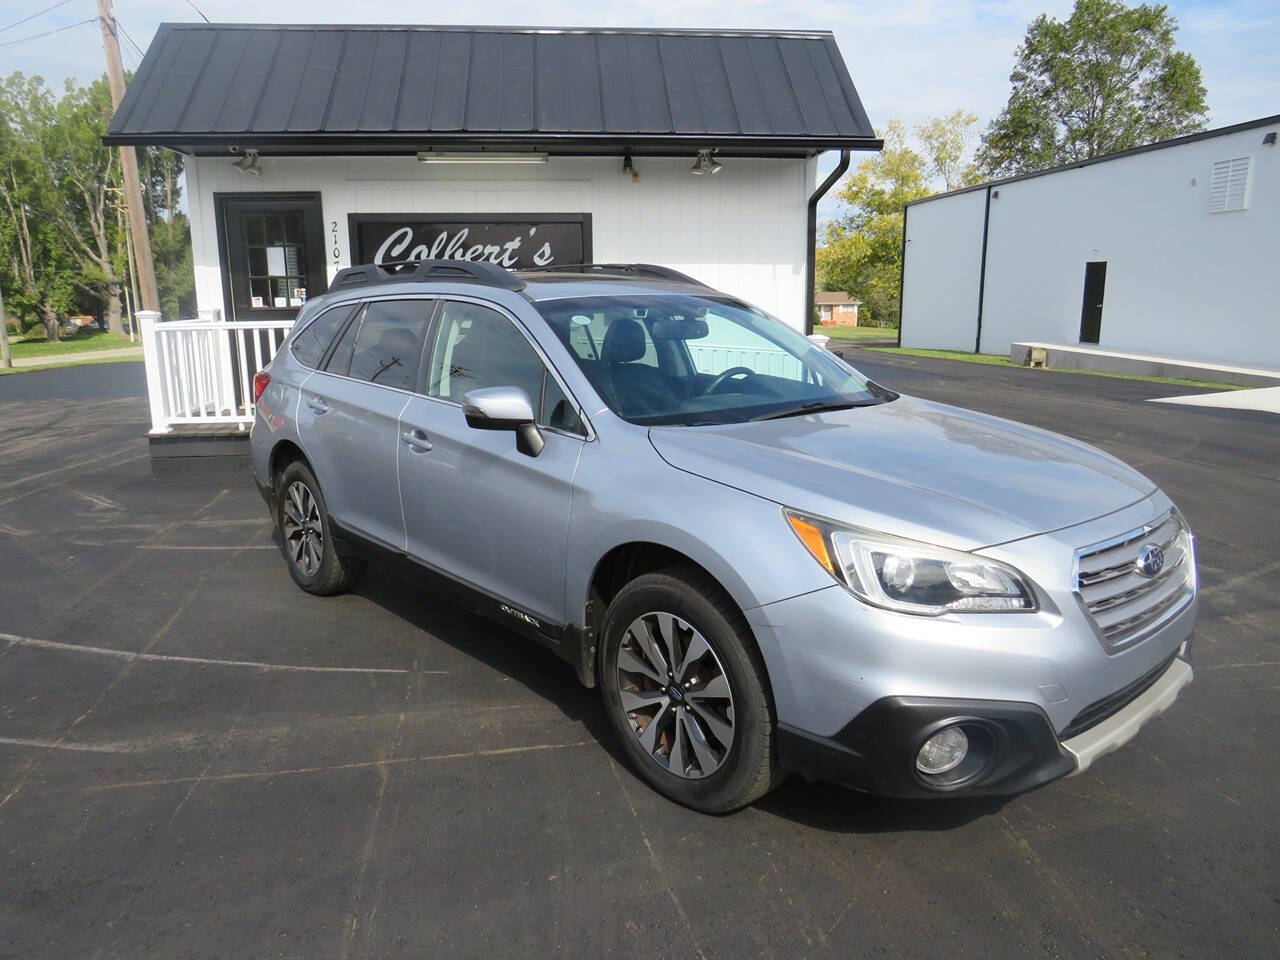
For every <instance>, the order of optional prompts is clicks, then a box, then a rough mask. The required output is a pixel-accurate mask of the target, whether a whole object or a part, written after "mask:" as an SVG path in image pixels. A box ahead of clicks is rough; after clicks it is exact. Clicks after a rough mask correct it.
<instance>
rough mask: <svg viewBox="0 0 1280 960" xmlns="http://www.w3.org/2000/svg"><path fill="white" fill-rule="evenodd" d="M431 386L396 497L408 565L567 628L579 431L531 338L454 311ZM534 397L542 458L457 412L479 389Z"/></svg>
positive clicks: (404, 425) (410, 414)
mask: <svg viewBox="0 0 1280 960" xmlns="http://www.w3.org/2000/svg"><path fill="white" fill-rule="evenodd" d="M429 370H430V376H429V379H428V383H427V393H428V396H416V397H414V398H413V399H412V400H410V401H409V404H408V406H406V407H405V409H404V411H403V412H402V413H401V415H400V436H401V441H402V442H401V445H400V490H401V496H402V497H403V500H404V514H405V528H406V531H407V534H408V550H409V553H410V555H411V556H414V557H416V558H417V559H419V560H421V561H423V562H425V563H426V564H427V565H428V566H431V567H434V568H436V569H437V570H440V571H444V572H446V573H448V574H450V575H452V576H453V577H455V578H457V579H460V580H462V581H464V582H465V583H467V584H469V585H471V586H473V587H476V588H479V589H480V590H481V591H482V592H484V593H487V594H489V595H490V596H491V597H495V598H497V599H500V600H503V601H506V602H507V603H509V604H511V605H512V606H515V607H518V608H519V609H520V611H521V612H522V613H527V614H529V615H531V616H533V617H535V618H537V619H538V620H539V621H541V622H542V624H543V625H544V626H546V625H547V624H548V623H550V624H555V625H561V624H563V623H564V621H565V619H566V618H565V610H564V584H565V553H566V547H567V532H568V531H567V528H568V523H569V501H570V495H571V492H572V488H573V477H574V473H575V472H576V470H577V466H578V458H579V456H580V454H581V452H582V446H583V443H584V439H583V437H582V436H581V435H580V434H579V433H578V432H577V431H578V430H579V429H580V427H579V425H580V423H581V421H580V420H579V418H578V417H577V416H576V414H574V413H572V412H569V411H570V407H571V404H570V401H569V400H568V398H567V397H566V396H565V394H564V392H563V390H562V388H561V387H560V385H559V383H558V381H556V380H555V378H554V377H553V376H552V375H551V374H550V373H549V372H548V370H547V368H546V367H545V365H544V364H543V361H542V359H541V357H540V356H539V354H538V353H537V352H536V351H535V350H534V348H533V347H532V346H531V345H530V343H529V341H528V340H527V339H526V337H525V335H524V333H522V332H521V331H520V330H519V329H518V328H517V327H516V325H515V324H514V323H513V322H512V321H511V320H510V319H509V318H507V317H506V316H504V315H503V314H501V313H498V312H497V311H495V310H492V309H489V308H488V307H484V306H481V305H479V304H475V303H470V302H465V303H464V302H457V301H446V302H445V306H444V310H443V311H442V313H441V319H440V321H439V324H438V333H437V334H436V335H435V345H434V351H433V353H432V359H431V361H430V368H429ZM495 386H515V387H520V388H522V389H523V390H524V391H525V392H526V393H527V394H529V397H530V400H531V402H532V404H533V409H534V411H535V416H537V417H538V419H539V421H540V423H542V424H545V426H544V427H543V430H542V432H543V436H544V439H545V440H546V446H545V447H544V448H543V450H542V452H541V453H540V454H539V455H538V456H536V457H530V456H527V455H526V454H523V453H521V452H519V451H518V450H517V449H516V436H515V434H514V433H513V432H509V431H503V430H477V429H475V428H473V427H469V426H468V425H467V421H466V418H465V417H464V416H463V413H462V406H461V400H462V397H463V395H464V394H465V393H467V392H468V391H470V390H475V389H478V388H480V387H495Z"/></svg>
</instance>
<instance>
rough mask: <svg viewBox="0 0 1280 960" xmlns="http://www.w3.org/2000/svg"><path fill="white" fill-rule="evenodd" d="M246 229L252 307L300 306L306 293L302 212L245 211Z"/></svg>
mask: <svg viewBox="0 0 1280 960" xmlns="http://www.w3.org/2000/svg"><path fill="white" fill-rule="evenodd" d="M244 233H245V249H246V251H247V253H248V255H249V308H250V309H251V310H288V309H291V308H293V309H296V308H298V307H301V306H302V304H303V302H304V301H305V300H306V297H307V261H306V253H305V249H304V246H303V240H302V237H303V228H302V213H301V212H299V211H292V210H290V211H282V212H279V213H246V214H245V215H244Z"/></svg>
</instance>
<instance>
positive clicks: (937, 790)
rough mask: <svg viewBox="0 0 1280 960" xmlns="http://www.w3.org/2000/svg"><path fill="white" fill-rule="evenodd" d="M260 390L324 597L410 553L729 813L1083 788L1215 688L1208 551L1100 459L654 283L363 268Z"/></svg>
mask: <svg viewBox="0 0 1280 960" xmlns="http://www.w3.org/2000/svg"><path fill="white" fill-rule="evenodd" d="M253 390H254V393H255V398H256V400H257V417H256V420H255V423H254V427H253V438H252V448H253V468H254V473H255V476H256V478H257V482H258V485H259V487H260V489H261V491H262V493H263V495H264V497H265V498H266V500H267V503H268V505H269V506H270V509H271V513H272V516H273V518H274V520H275V521H276V523H277V524H278V528H279V537H280V544H281V546H282V548H283V552H284V556H285V560H286V563H287V565H288V569H289V573H290V574H291V575H292V576H293V578H294V580H295V581H296V582H297V583H298V585H299V586H300V587H302V589H304V590H306V591H308V592H310V593H314V594H332V593H337V592H340V591H343V590H346V589H347V588H349V587H350V586H351V585H352V584H353V583H354V581H355V580H356V578H357V577H358V576H359V575H360V573H361V571H362V570H363V569H364V567H365V564H366V563H367V562H368V561H370V560H374V559H378V560H385V559H387V558H391V559H393V560H395V561H397V562H403V563H405V564H407V565H408V566H409V567H411V568H412V569H413V570H414V571H415V572H416V573H417V574H418V575H420V576H421V577H423V578H427V579H430V580H431V581H433V582H434V583H435V584H437V585H438V586H439V587H440V588H441V589H442V590H443V592H444V593H445V594H446V595H448V596H451V597H453V598H454V599H456V600H457V601H459V602H461V603H464V604H466V605H468V606H469V607H470V608H472V609H474V610H476V611H477V612H479V613H483V614H485V615H487V616H489V617H492V618H494V619H496V620H498V621H499V622H500V623H502V624H505V625H506V626H507V627H509V628H511V630H513V631H514V632H516V633H519V634H523V635H525V636H527V637H529V638H531V639H533V640H535V641H537V642H539V643H541V644H543V645H545V646H546V647H548V648H549V649H551V650H552V651H554V652H555V653H556V654H558V655H559V656H560V657H562V658H563V659H564V660H566V661H568V663H569V664H570V665H571V666H572V667H573V669H574V670H575V671H576V672H577V674H578V677H579V679H580V680H581V681H582V682H583V683H584V684H586V685H588V686H594V687H598V688H599V689H600V692H601V695H602V699H603V701H604V709H605V711H606V712H607V714H608V716H609V719H610V721H611V722H612V725H613V727H614V728H615V730H616V732H617V736H618V738H619V740H620V741H621V743H622V746H623V748H624V749H625V751H626V753H627V754H628V756H629V757H630V758H631V760H632V762H633V763H634V764H635V768H636V770H637V771H638V772H639V773H640V774H641V775H642V776H643V777H644V778H645V779H646V780H648V781H649V783H651V784H652V785H653V786H654V787H655V788H656V789H657V790H659V791H661V792H662V793H664V794H665V795H667V796H668V797H670V798H672V799H673V800H676V801H678V802H680V803H683V804H686V805H688V806H690V807H693V808H695V809H697V810H702V811H707V812H724V811H729V810H733V809H735V808H738V807H741V806H743V805H744V804H747V803H750V802H751V801H753V800H755V799H756V798H758V797H760V796H761V795H762V794H764V793H765V792H766V791H768V790H769V789H771V788H772V787H773V786H775V785H776V784H777V783H779V782H780V781H781V779H782V778H783V777H784V776H786V774H787V773H788V772H798V773H800V774H802V775H804V776H805V777H807V778H811V779H822V780H828V781H833V782H837V783H842V784H846V785H848V786H851V787H854V788H856V789H859V790H863V791H868V792H872V793H877V794H883V795H889V796H897V797H943V796H970V795H980V794H1010V793H1015V792H1018V791H1024V790H1027V789H1030V788H1032V787H1036V786H1038V785H1040V784H1044V783H1046V782H1048V781H1050V780H1053V779H1055V778H1058V777H1063V776H1068V775H1071V774H1076V773H1080V772H1082V771H1084V770H1085V769H1087V768H1088V767H1089V765H1090V764H1092V763H1093V762H1094V761H1095V760H1096V759H1097V758H1098V757H1099V756H1101V755H1102V754H1104V753H1107V752H1108V751H1110V750H1113V749H1115V748H1116V747H1118V746H1120V745H1121V744H1123V743H1124V742H1125V741H1127V740H1129V739H1130V738H1131V737H1133V736H1134V734H1135V733H1137V731H1138V728H1139V727H1140V726H1142V724H1143V723H1145V722H1146V721H1147V720H1148V719H1150V718H1151V717H1153V716H1155V715H1156V714H1158V713H1160V712H1162V711H1163V710H1164V709H1166V708H1167V707H1168V706H1169V705H1170V704H1171V703H1172V702H1173V701H1174V699H1175V698H1176V697H1177V695H1178V692H1179V691H1180V690H1181V689H1182V687H1183V686H1185V685H1186V684H1187V683H1188V682H1190V680H1191V667H1190V664H1189V660H1190V643H1191V634H1192V627H1193V624H1194V621H1195V616H1196V593H1197V588H1196V568H1195V556H1194V552H1193V541H1192V537H1191V533H1190V531H1189V529H1188V528H1187V525H1186V523H1185V521H1184V520H1183V518H1182V516H1181V514H1180V513H1179V512H1178V510H1177V508H1176V507H1175V506H1174V505H1173V503H1172V502H1171V501H1170V500H1169V498H1168V497H1167V496H1165V494H1164V493H1162V492H1161V491H1160V490H1159V489H1157V488H1156V486H1155V485H1154V484H1152V483H1151V481H1150V480H1148V479H1147V478H1146V477H1144V476H1142V475H1141V474H1139V473H1138V472H1136V471H1135V470H1133V469H1131V468H1129V467H1128V466H1126V465H1125V464H1123V463H1121V462H1119V461H1118V460H1116V459H1114V458H1113V457H1110V456H1108V455H1107V454H1105V453H1102V452H1101V451H1099V450H1096V449H1094V448H1092V447H1089V446H1086V445H1085V444H1082V443H1078V442H1076V441H1074V440H1069V439H1067V438H1065V437H1061V436H1057V435H1054V434H1051V433H1046V432H1044V431H1042V430H1036V429H1033V428H1031V427H1026V426H1022V425H1020V424H1017V423H1011V422H1009V421H1006V420H999V419H996V418H994V417H989V416H984V415H982V414H978V413H972V412H969V411H966V410H961V409H957V408H955V407H949V406H945V405H943V404H938V403H931V402H928V401H925V400H919V399H915V398H912V397H908V396H903V395H901V394H898V393H896V392H894V391H892V390H890V389H887V388H886V387H884V386H881V385H879V384H877V383H874V382H872V381H870V380H868V379H867V378H866V377H864V376H862V375H861V374H859V373H858V372H857V371H856V370H854V369H853V368H852V367H850V366H848V365H846V364H845V363H844V362H842V361H841V360H840V359H839V358H837V357H835V356H834V355H832V354H831V353H829V352H827V351H825V350H822V349H820V348H818V347H816V346H815V345H814V344H813V343H811V342H810V341H809V340H807V339H806V338H805V337H803V336H801V335H800V334H799V333H796V332H795V331H794V330H792V329H790V328H789V327H787V326H786V325H784V324H782V323H780V322H779V321H777V320H775V319H773V318H771V317H769V316H766V315H765V314H763V313H761V312H760V311H759V310H756V309H754V308H753V307H751V306H748V305H747V304H745V303H742V302H741V301H739V300H737V299H735V298H733V297H731V296H727V295H725V294H722V293H718V292H716V291H715V290H712V289H709V288H707V287H706V286H703V285H702V284H699V283H698V282H696V281H694V280H692V279H690V278H689V277H685V276H683V275H681V274H677V273H675V272H674V271H670V270H667V269H665V268H660V267H652V266H646V265H642V264H628V265H613V266H610V265H586V266H578V267H573V268H569V269H559V268H558V269H549V270H542V271H526V272H521V273H514V274H513V273H508V272H507V271H504V270H501V269H499V268H497V267H493V266H489V265H486V264H480V263H462V262H455V261H421V262H419V263H416V264H412V265H409V266H407V267H405V268H404V269H402V270H401V272H398V273H391V272H388V271H387V270H385V269H383V268H379V267H372V266H371V267H358V268H353V269H349V270H344V271H342V272H340V273H339V274H338V276H337V277H336V278H335V281H334V283H333V285H332V287H331V289H330V291H329V293H327V294H326V295H325V296H323V297H320V298H318V299H316V300H313V301H311V302H309V303H308V304H307V305H306V307H305V309H304V310H303V311H302V313H301V314H300V315H299V317H298V322H297V324H296V325H295V327H294V328H293V331H292V332H291V334H290V336H289V338H288V341H287V343H286V344H285V346H284V347H283V348H282V349H281V350H280V351H279V353H278V354H277V355H276V357H275V359H274V360H273V361H272V363H271V364H270V366H269V368H268V369H267V370H265V371H263V372H262V373H260V374H258V376H257V378H256V379H255V381H254V385H253Z"/></svg>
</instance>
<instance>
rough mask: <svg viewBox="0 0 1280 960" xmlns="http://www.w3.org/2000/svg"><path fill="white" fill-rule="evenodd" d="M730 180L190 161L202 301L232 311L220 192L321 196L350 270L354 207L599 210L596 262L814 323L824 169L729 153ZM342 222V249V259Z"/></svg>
mask: <svg viewBox="0 0 1280 960" xmlns="http://www.w3.org/2000/svg"><path fill="white" fill-rule="evenodd" d="M723 162H724V169H723V171H722V172H721V173H720V174H719V175H717V176H714V177H712V176H701V177H696V176H693V175H692V174H690V173H689V167H690V165H691V163H692V158H690V159H687V160H686V159H678V158H670V159H668V158H646V157H637V158H636V160H635V166H636V168H637V170H639V172H640V182H639V183H634V184H633V183H632V182H631V177H630V175H628V174H624V173H622V161H621V159H619V158H582V159H578V158H552V159H551V161H550V162H548V163H547V164H545V165H537V166H521V165H510V166H503V165H497V166H494V165H485V166H479V165H477V166H474V167H461V166H432V165H424V164H420V163H418V162H417V160H416V159H414V158H412V157H314V158H312V157H281V158H273V157H267V158H264V159H263V161H262V163H263V173H262V175H261V176H259V177H253V176H248V175H246V174H244V173H241V172H240V171H238V170H236V169H235V168H234V167H233V166H232V165H231V160H230V158H220V157H219V158H211V157H199V158H193V159H190V160H188V163H187V191H188V192H187V197H188V204H189V207H190V213H191V234H192V247H193V255H194V259H195V264H196V298H197V301H198V305H199V307H200V309H202V310H207V309H214V308H216V309H220V310H221V309H223V307H224V305H223V302H222V278H221V268H220V266H219V261H218V242H217V233H216V227H215V218H214V207H213V195H214V194H215V193H247V192H256V191H266V192H286V191H318V192H319V193H320V194H321V202H322V204H323V209H324V226H325V240H326V246H327V250H328V254H329V256H328V260H329V274H330V277H331V278H332V276H333V274H334V273H335V272H336V271H337V269H339V268H340V267H344V266H349V265H350V251H349V250H348V235H347V214H349V213H418V212H421V213H590V214H591V215H592V224H591V227H592V247H593V251H592V253H593V259H595V260H596V261H597V262H609V261H622V262H641V263H658V264H663V265H665V266H669V267H673V268H675V269H677V270H681V271H683V272H685V273H688V274H689V275H691V276H693V277H696V278H697V279H699V280H701V281H703V282H705V283H707V284H710V285H711V286H713V287H716V288H718V289H721V290H724V291H726V292H729V293H732V294H735V295H736V296H739V297H741V298H742V299H744V300H746V301H748V302H749V303H752V304H755V305H756V306H758V307H760V308H762V309H764V310H767V311H768V312H770V313H772V314H774V315H776V316H778V317H780V318H781V319H783V320H785V321H786V322H787V323H789V324H792V325H793V326H795V327H797V328H800V327H801V324H802V315H803V313H804V262H805V240H806V231H805V211H806V207H805V204H806V201H807V199H808V195H809V193H810V192H811V191H812V189H813V181H814V169H815V168H814V165H813V163H812V162H806V161H803V160H745V159H733V158H729V159H726V160H724V161H723ZM335 221H336V223H337V232H336V240H337V248H338V256H337V258H336V262H335V258H334V256H333V249H332V246H333V241H334V232H333V230H332V227H333V224H334V222H335Z"/></svg>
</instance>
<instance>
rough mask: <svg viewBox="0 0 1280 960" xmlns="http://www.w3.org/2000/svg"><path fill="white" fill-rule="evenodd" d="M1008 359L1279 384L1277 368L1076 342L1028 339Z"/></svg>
mask: <svg viewBox="0 0 1280 960" xmlns="http://www.w3.org/2000/svg"><path fill="white" fill-rule="evenodd" d="M1009 359H1010V360H1012V361H1013V362H1014V363H1017V364H1021V365H1022V366H1032V365H1040V363H1043V365H1044V367H1045V368H1046V369H1049V370H1098V371H1101V372H1104V373H1131V374H1137V375H1139V376H1144V377H1177V378H1179V379H1183V380H1204V381H1207V382H1209V383H1230V384H1234V385H1237V386H1244V387H1274V386H1277V385H1280V370H1268V369H1264V368H1258V367H1238V366H1233V365H1231V364H1225V363H1211V362H1203V361H1197V360H1185V359H1178V358H1175V357H1156V356H1151V355H1150V354H1145V353H1124V352H1121V351H1117V350H1103V349H1101V348H1099V347H1090V346H1082V345H1080V344H1078V343H1077V344H1065V343H1041V342H1038V341H1028V342H1025V343H1015V344H1012V345H1010V347H1009Z"/></svg>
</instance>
